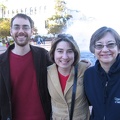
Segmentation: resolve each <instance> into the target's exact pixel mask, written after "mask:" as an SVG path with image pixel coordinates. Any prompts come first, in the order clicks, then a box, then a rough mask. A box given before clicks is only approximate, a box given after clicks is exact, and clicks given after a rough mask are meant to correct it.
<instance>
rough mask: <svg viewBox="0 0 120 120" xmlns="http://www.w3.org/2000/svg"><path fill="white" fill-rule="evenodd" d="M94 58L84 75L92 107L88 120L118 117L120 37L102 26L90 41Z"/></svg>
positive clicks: (105, 119) (119, 107) (115, 119)
mask: <svg viewBox="0 0 120 120" xmlns="http://www.w3.org/2000/svg"><path fill="white" fill-rule="evenodd" d="M90 51H91V52H92V53H94V54H95V56H96V58H97V61H96V63H95V65H94V66H93V67H90V68H88V69H87V70H86V71H85V74H84V86H85V92H86V95H87V97H88V100H89V102H90V104H91V106H92V113H91V117H90V120H120V55H119V52H120V36H119V34H118V33H117V32H116V31H115V30H114V29H112V28H108V27H101V28H99V29H98V30H96V31H95V32H94V33H93V35H92V37H91V40H90Z"/></svg>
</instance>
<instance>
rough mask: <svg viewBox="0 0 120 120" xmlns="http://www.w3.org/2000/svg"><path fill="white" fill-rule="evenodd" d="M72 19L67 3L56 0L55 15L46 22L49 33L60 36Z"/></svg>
mask: <svg viewBox="0 0 120 120" xmlns="http://www.w3.org/2000/svg"><path fill="white" fill-rule="evenodd" d="M71 18H72V15H70V14H68V10H67V7H66V3H65V1H63V0H55V14H54V15H52V16H51V17H50V18H48V19H47V20H46V21H45V25H46V28H47V30H48V33H52V34H58V33H62V32H64V31H65V30H66V28H67V22H68V20H69V19H71Z"/></svg>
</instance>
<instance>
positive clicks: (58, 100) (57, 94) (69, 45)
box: [48, 34, 89, 120]
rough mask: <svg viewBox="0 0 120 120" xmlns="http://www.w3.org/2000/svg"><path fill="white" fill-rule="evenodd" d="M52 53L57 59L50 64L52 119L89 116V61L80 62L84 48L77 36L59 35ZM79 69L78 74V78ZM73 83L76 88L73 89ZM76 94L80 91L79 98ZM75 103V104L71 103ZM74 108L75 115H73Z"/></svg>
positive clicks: (64, 119) (79, 119)
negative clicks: (85, 78) (86, 79)
mask: <svg viewBox="0 0 120 120" xmlns="http://www.w3.org/2000/svg"><path fill="white" fill-rule="evenodd" d="M50 57H51V59H52V61H53V62H54V64H53V65H51V66H49V67H48V89H49V93H50V96H51V102H52V114H51V117H52V120H89V105H88V102H87V99H86V96H85V93H84V85H83V76H84V71H85V70H86V69H87V64H86V63H83V62H79V60H80V51H79V47H78V45H77V44H76V42H75V41H74V39H73V37H72V36H70V35H68V34H60V35H58V37H57V38H55V39H54V41H53V43H52V46H51V50H50ZM75 68H76V70H75ZM76 73H77V76H76V78H74V77H75V74H76ZM75 83H76V86H74V85H75ZM73 86H74V89H76V91H73ZM72 94H74V95H76V96H75V98H74V97H73V96H74V95H73V96H72ZM73 98H74V99H75V101H74V100H72V99H73ZM73 101H74V102H73ZM72 104H74V107H71V105H72ZM72 110H73V116H72V117H70V116H71V115H72V112H71V111H72ZM70 118H72V119H70Z"/></svg>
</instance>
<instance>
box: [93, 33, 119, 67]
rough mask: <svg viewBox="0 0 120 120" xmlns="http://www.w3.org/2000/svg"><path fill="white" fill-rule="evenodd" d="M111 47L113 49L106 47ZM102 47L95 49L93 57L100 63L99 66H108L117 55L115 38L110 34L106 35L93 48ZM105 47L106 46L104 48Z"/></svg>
mask: <svg viewBox="0 0 120 120" xmlns="http://www.w3.org/2000/svg"><path fill="white" fill-rule="evenodd" d="M108 44H109V46H110V45H113V44H114V47H112V48H108V47H107V46H108ZM101 45H104V47H103V48H102V49H97V48H95V53H94V54H95V56H96V57H97V59H98V60H99V61H100V63H101V64H109V65H110V66H111V65H112V64H113V63H114V62H115V60H116V57H117V55H118V53H119V50H118V47H117V45H116V41H115V38H114V37H113V35H112V34H111V33H109V32H108V33H106V34H105V36H104V37H102V38H101V39H100V40H98V41H96V43H95V46H101ZM106 45H107V46H106Z"/></svg>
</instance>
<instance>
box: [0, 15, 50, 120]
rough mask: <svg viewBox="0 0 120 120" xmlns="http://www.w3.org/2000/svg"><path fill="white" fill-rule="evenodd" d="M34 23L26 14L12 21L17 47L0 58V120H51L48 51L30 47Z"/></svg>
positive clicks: (14, 45)
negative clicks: (48, 87)
mask: <svg viewBox="0 0 120 120" xmlns="http://www.w3.org/2000/svg"><path fill="white" fill-rule="evenodd" d="M33 28H34V22H33V20H32V19H31V18H30V17H29V16H27V15H25V14H21V13H20V14H17V15H15V16H14V17H13V18H12V19H11V28H10V34H11V36H12V37H13V39H14V44H12V45H10V46H9V47H8V49H7V50H6V52H5V53H3V54H1V55H0V120H49V119H50V113H51V102H50V96H49V93H48V89H47V66H48V65H51V64H52V63H51V61H50V60H49V57H48V51H47V50H45V49H44V48H39V47H35V46H31V45H30V38H31V36H32V34H33Z"/></svg>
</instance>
